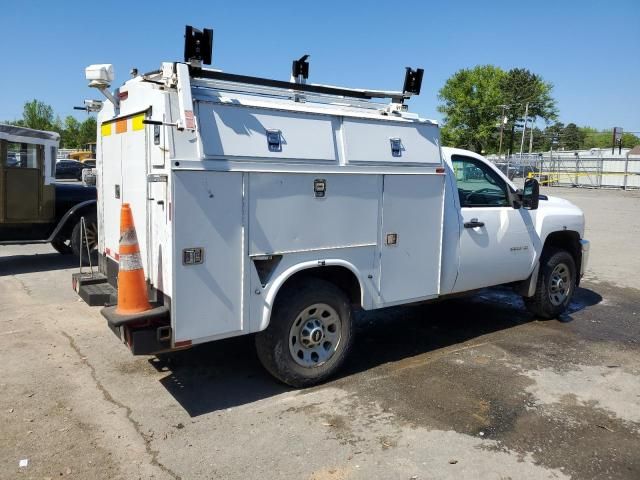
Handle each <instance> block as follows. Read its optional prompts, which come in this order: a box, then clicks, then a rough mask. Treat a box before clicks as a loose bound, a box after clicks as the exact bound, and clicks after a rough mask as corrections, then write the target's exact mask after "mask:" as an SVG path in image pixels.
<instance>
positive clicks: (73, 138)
mask: <svg viewBox="0 0 640 480" xmlns="http://www.w3.org/2000/svg"><path fill="white" fill-rule="evenodd" d="M79 137H80V122H79V121H78V120H76V119H75V118H74V117H72V116H71V115H69V116H68V117H66V118H65V119H64V124H63V126H62V129H61V132H60V145H61V146H62V147H63V148H78V147H80V146H81V145H82V144H81V143H80V140H79Z"/></svg>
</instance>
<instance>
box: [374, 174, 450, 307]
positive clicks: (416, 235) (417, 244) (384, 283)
mask: <svg viewBox="0 0 640 480" xmlns="http://www.w3.org/2000/svg"><path fill="white" fill-rule="evenodd" d="M443 189H444V176H442V175H385V177H384V194H383V202H382V204H383V207H382V231H381V233H382V238H381V242H380V250H381V262H380V275H381V282H380V297H381V302H380V303H381V304H384V305H395V304H398V303H406V302H407V300H412V301H418V300H423V299H426V298H431V297H434V296H437V295H438V294H439V293H440V259H441V255H440V253H441V245H442V204H443ZM388 234H395V235H397V243H396V244H395V245H393V244H392V245H387V243H386V241H385V237H386V235H388Z"/></svg>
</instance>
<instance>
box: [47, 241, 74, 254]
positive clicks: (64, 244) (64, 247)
mask: <svg viewBox="0 0 640 480" xmlns="http://www.w3.org/2000/svg"><path fill="white" fill-rule="evenodd" d="M70 243H71V242H69V240H68V239H67V240H64V239H62V238H55V239H54V240H53V241H52V242H51V246H52V247H53V248H54V249H55V250H56V252H58V253H61V254H62V255H70V254H72V253H73V250H72V249H71V245H70Z"/></svg>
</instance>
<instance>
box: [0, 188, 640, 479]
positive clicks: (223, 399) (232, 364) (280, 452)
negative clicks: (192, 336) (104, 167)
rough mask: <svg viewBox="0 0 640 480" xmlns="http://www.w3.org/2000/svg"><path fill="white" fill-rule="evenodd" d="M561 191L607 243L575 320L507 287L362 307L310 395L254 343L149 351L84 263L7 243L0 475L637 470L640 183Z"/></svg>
mask: <svg viewBox="0 0 640 480" xmlns="http://www.w3.org/2000/svg"><path fill="white" fill-rule="evenodd" d="M549 193H551V194H555V195H558V196H563V197H566V198H568V199H570V200H573V201H575V202H576V203H577V204H578V205H579V206H581V207H583V208H584V210H585V212H586V215H587V225H588V230H587V237H588V238H590V239H591V240H592V242H593V246H592V258H591V268H590V270H589V272H588V275H587V277H586V278H585V280H584V281H583V283H582V285H581V288H580V289H579V290H578V292H577V294H576V296H575V298H574V301H573V303H572V305H571V309H570V312H569V313H568V314H567V315H565V316H563V317H562V318H561V319H560V320H552V321H541V320H538V319H536V318H534V317H533V316H531V315H530V314H529V313H527V312H526V310H525V309H524V307H523V304H522V301H521V299H520V298H519V297H517V296H515V295H514V294H513V293H511V292H510V291H509V290H507V289H500V288H498V289H491V290H485V291H482V292H480V293H479V294H477V295H475V296H473V297H470V298H461V299H456V300H449V301H446V302H443V303H439V304H429V305H418V306H410V307H401V308H393V309H385V310H380V311H376V312H369V313H363V312H360V313H359V314H358V331H357V340H356V344H355V351H354V354H353V356H352V360H351V361H350V362H349V364H348V365H347V368H346V369H345V371H343V372H342V374H341V375H340V376H339V377H338V378H336V379H335V380H333V381H331V382H329V383H327V384H325V385H322V386H318V387H314V388H310V389H306V390H294V389H290V388H288V387H286V386H284V385H281V384H279V383H277V382H275V381H274V380H273V379H272V378H271V377H270V376H269V375H268V374H267V373H265V372H264V370H263V369H262V367H261V366H260V364H259V362H258V360H257V357H256V355H255V352H254V348H253V339H252V338H251V337H242V338H237V339H230V340H226V341H221V342H216V343H212V344H208V345H202V346H199V347H196V348H193V349H191V350H186V351H183V352H179V353H175V354H171V355H164V356H160V357H153V356H149V357H133V356H131V354H130V353H129V352H128V350H127V349H126V347H125V346H124V345H122V344H121V343H119V342H118V340H117V339H116V338H115V336H114V335H113V334H112V333H111V331H110V330H109V329H108V328H107V326H106V323H105V321H104V319H103V318H102V317H101V315H100V313H99V309H98V308H91V307H88V306H87V305H85V304H84V303H83V302H82V301H80V300H79V299H78V298H77V296H76V294H75V293H74V292H73V290H72V289H71V273H72V272H74V271H76V270H77V266H76V265H75V262H74V261H73V260H72V259H71V258H70V257H65V256H61V255H59V254H57V253H55V252H54V251H53V249H51V248H50V247H48V246H11V247H0V362H1V364H2V366H3V376H2V378H0V425H2V427H1V428H0V478H2V479H4V478H6V479H15V478H37V479H42V478H78V479H86V478H96V479H103V478H104V479H120V478H121V479H132V478H142V479H151V478H153V479H165V478H166V479H175V478H182V479H192V478H193V479H196V478H198V479H199V478H202V479H205V478H206V479H210V478H222V479H243V480H246V479H253V478H260V479H317V480H344V479H372V478H376V479H377V478H381V479H387V478H393V479H433V478H438V479H440V478H443V479H445V478H446V479H449V478H450V479H460V478H483V479H484V478H490V479H491V478H495V479H507V478H512V479H529V478H531V479H538V478H554V479H562V478H575V479H589V478H593V479H601V478H615V479H634V480H635V479H638V478H640V324H639V322H638V317H640V281H639V280H638V277H637V275H636V274H635V272H637V271H638V268H640V257H639V256H638V255H636V254H633V252H634V250H635V246H634V243H635V242H636V241H637V239H638V233H639V231H640V222H639V221H638V219H637V216H636V213H635V212H637V211H638V209H639V208H640V194H639V193H633V192H618V191H616V192H603V191H586V190H571V189H550V192H549ZM21 460H27V465H26V466H23V467H20V466H19V464H20V461H21Z"/></svg>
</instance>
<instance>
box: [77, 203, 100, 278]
mask: <svg viewBox="0 0 640 480" xmlns="http://www.w3.org/2000/svg"><path fill="white" fill-rule="evenodd" d="M84 223H85V227H86V235H82V236H83V238H82V244H81V243H80V237H81V233H82V232H81V229H82V227H81V225H82V222H81V220H80V219H78V221H77V222H76V224H75V225H74V226H73V230H72V232H71V250H72V251H73V254H74V255H75V256H76V257H80V252H81V251H82V263H83V264H84V265H89V258H88V257H87V246H88V247H89V255H90V256H91V263H92V264H93V265H95V264H96V263H97V261H98V221H97V219H96V215H95V214H89V215H87V216H85V217H84Z"/></svg>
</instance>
